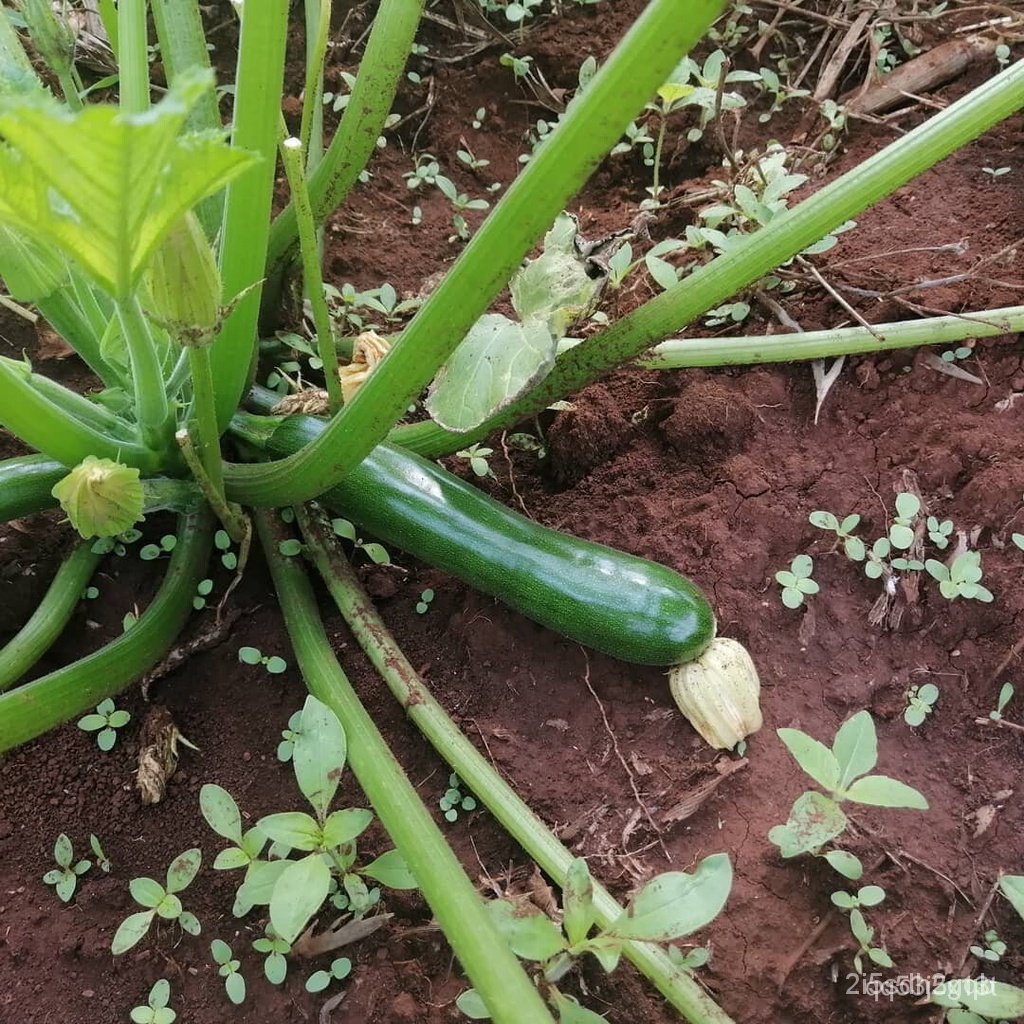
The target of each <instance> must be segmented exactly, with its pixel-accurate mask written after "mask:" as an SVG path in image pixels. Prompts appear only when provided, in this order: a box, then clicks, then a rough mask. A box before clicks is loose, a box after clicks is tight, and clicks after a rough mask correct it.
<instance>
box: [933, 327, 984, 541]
mask: <svg viewBox="0 0 1024 1024" xmlns="http://www.w3.org/2000/svg"><path fill="white" fill-rule="evenodd" d="M972 355H974V349H973V348H971V347H970V346H969V345H958V346H957V347H956V348H947V349H946V351H945V352H943V353H942V360H943V362H946V363H955V362H957V361H958V360H960V359H969V358H970V357H971V356H972ZM929 529H930V527H929Z"/></svg>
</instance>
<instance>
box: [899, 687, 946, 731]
mask: <svg viewBox="0 0 1024 1024" xmlns="http://www.w3.org/2000/svg"><path fill="white" fill-rule="evenodd" d="M938 699H939V688H938V687H937V686H936V685H935V684H934V683H925V684H924V685H923V686H912V687H911V688H910V689H909V690H908V691H907V707H906V710H905V711H904V712H903V721H904V722H906V723H907V725H909V726H911V728H915V729H916V728H917V726H919V725H924V721H925V719H926V718H927V717H928V716H929V715H930V714H931V713H932V712H933V711H934V710H935V702H936V701H937V700H938Z"/></svg>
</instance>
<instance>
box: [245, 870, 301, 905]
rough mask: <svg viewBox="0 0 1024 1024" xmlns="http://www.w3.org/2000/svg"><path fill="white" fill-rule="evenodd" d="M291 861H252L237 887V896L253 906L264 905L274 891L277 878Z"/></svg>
mask: <svg viewBox="0 0 1024 1024" xmlns="http://www.w3.org/2000/svg"><path fill="white" fill-rule="evenodd" d="M290 863H291V861H287V860H272V861H265V860H260V861H253V862H252V863H251V864H250V865H249V868H248V870H247V871H246V873H245V881H244V882H243V883H242V884H241V886H240V887H239V889H238V896H239V898H240V899H242V900H243V901H244V902H246V903H249V904H250V905H251V906H254V907H262V906H266V904H268V903H269V902H270V898H271V896H272V895H273V893H274V887H275V886H276V885H277V880H278V879H279V878H280V877H281V875H282V874H284V870H285V868H287V867H288V865H289V864H290Z"/></svg>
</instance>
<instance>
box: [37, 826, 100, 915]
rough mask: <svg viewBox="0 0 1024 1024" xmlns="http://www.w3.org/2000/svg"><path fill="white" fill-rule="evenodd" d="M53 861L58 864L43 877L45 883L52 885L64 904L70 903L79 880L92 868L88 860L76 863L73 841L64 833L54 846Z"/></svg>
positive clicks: (58, 837)
mask: <svg viewBox="0 0 1024 1024" xmlns="http://www.w3.org/2000/svg"><path fill="white" fill-rule="evenodd" d="M53 859H54V860H55V861H56V862H57V866H56V867H55V868H51V869H50V870H49V871H47V872H46V874H45V875H43V881H44V882H45V883H46V884H47V885H52V886H53V887H54V889H55V890H56V892H57V896H58V897H59V899H60V901H61V902H62V903H70V902H71V898H72V897H73V896H74V895H75V889H76V888H77V887H78V879H79V878H80V877H81V876H82V875H84V874H85V873H86V871H88V870H89V868H91V867H92V864H91V863H90V862H89V861H87V860H80V861H78V862H75V851H74V847H73V846H72V844H71V840H70V839H69V838H68V837H67V836H66V835H65V834H64V833H63V832H61V834H60V835H59V836H57V841H56V842H55V843H54V844H53Z"/></svg>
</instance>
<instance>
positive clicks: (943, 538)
mask: <svg viewBox="0 0 1024 1024" xmlns="http://www.w3.org/2000/svg"><path fill="white" fill-rule="evenodd" d="M926 526H927V527H928V539H929V540H930V541H931V542H932V543H933V544H934V545H935V546H936V547H937V548H938V549H939V550H940V551H945V550H946V548H947V547H949V538H950V535H951V534H952V533H953V520H952V519H943V520H941V521H940V520H939V519H937V518H936V517H935V516H929V517H928V519H927V521H926Z"/></svg>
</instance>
